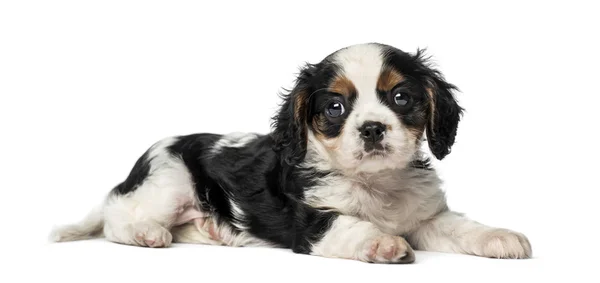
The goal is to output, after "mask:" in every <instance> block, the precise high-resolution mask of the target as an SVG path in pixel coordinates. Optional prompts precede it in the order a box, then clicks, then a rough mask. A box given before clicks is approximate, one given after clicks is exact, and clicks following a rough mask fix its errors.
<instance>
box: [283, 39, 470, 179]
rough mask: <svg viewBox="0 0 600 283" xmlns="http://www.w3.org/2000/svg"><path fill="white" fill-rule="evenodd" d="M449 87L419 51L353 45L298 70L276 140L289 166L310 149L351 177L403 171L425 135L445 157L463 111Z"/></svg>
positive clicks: (376, 45)
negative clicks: (357, 173)
mask: <svg viewBox="0 0 600 283" xmlns="http://www.w3.org/2000/svg"><path fill="white" fill-rule="evenodd" d="M453 89H454V86H452V85H451V84H448V83H446V82H445V81H444V80H443V78H442V77H441V75H440V74H439V72H437V71H436V70H433V69H431V68H430V67H428V66H427V62H426V61H425V59H424V58H423V57H422V54H421V53H419V52H418V53H417V54H416V55H411V54H408V53H405V52H402V51H400V50H398V49H395V48H393V47H390V46H386V45H381V44H361V45H355V46H350V47H347V48H344V49H341V50H338V51H336V52H335V53H333V54H331V55H329V56H327V57H326V58H325V59H324V60H323V61H321V62H320V63H318V64H315V65H308V66H306V67H305V68H304V69H303V70H302V71H301V73H300V75H299V77H298V79H297V82H296V86H295V88H294V89H293V90H292V91H291V92H290V93H289V94H288V95H286V96H284V99H285V100H284V105H283V106H282V108H281V110H280V112H279V114H278V116H277V117H276V119H275V131H274V138H275V140H276V141H277V142H278V144H279V145H280V146H281V147H280V150H282V153H283V158H284V160H285V161H286V162H288V163H296V162H299V161H301V160H302V159H303V158H304V157H305V154H306V149H307V148H306V147H307V145H310V146H312V147H313V149H314V150H315V151H316V152H318V154H319V155H321V156H322V157H324V158H325V159H326V160H328V161H329V162H330V163H331V164H330V165H331V166H332V167H334V168H339V169H343V170H349V171H353V172H376V171H380V170H384V169H391V168H402V167H404V166H406V164H408V162H409V161H411V160H412V158H413V155H414V153H415V152H416V151H417V150H418V147H419V145H420V141H421V139H422V138H423V134H424V133H427V138H428V142H429V146H430V148H431V150H432V152H433V154H434V155H435V156H436V157H437V158H438V159H442V158H444V156H446V155H447V154H448V153H449V152H450V148H451V146H452V144H453V143H454V137H455V135H456V129H457V126H458V121H459V118H460V114H461V111H462V109H461V108H460V107H459V106H458V104H457V103H456V101H455V99H454V97H453V95H452V93H451V91H452V90H453Z"/></svg>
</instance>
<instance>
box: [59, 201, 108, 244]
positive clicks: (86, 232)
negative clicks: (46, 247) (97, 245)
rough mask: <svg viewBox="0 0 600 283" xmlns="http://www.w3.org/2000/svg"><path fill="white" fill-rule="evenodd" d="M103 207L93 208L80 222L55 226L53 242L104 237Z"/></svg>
mask: <svg viewBox="0 0 600 283" xmlns="http://www.w3.org/2000/svg"><path fill="white" fill-rule="evenodd" d="M102 208H103V207H102V206H99V207H97V208H95V209H93V210H92V211H91V212H90V213H89V214H88V215H87V216H86V217H85V218H83V219H82V220H81V221H79V223H76V224H70V225H64V226H57V227H54V229H52V232H51V233H50V237H49V240H50V241H51V242H69V241H78V240H86V239H92V238H98V237H102V236H103V233H102V231H103V228H104V215H103V209H102Z"/></svg>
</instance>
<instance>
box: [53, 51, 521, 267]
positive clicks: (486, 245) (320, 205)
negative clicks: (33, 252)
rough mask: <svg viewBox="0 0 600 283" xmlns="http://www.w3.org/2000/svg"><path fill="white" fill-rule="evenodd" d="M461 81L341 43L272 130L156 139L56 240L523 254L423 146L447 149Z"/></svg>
mask: <svg viewBox="0 0 600 283" xmlns="http://www.w3.org/2000/svg"><path fill="white" fill-rule="evenodd" d="M456 90H457V88H456V87H455V86H454V85H452V84H450V83H448V82H446V81H445V79H444V77H443V75H442V74H441V73H440V71H438V70H436V69H434V68H433V67H432V66H431V65H430V64H429V63H428V58H426V57H425V56H424V55H423V52H422V51H421V50H419V51H417V52H416V53H414V54H412V53H406V52H403V51H401V50H399V49H397V48H394V47H392V46H388V45H384V44H378V43H368V44H358V45H353V46H349V47H346V48H342V49H340V50H337V51H336V52H334V53H332V54H330V55H329V56H327V57H325V58H324V59H323V60H322V61H321V62H319V63H317V64H307V65H306V66H304V67H303V68H302V69H301V71H300V73H299V75H298V77H297V79H296V81H295V84H294V87H293V89H291V90H290V91H287V90H286V92H285V93H283V94H282V98H283V103H282V104H281V105H280V108H279V110H278V111H277V113H276V115H275V116H274V118H273V123H272V126H273V127H272V131H271V132H270V133H268V134H256V133H232V134H227V135H221V134H214V133H198V134H191V135H183V136H175V137H168V138H165V139H162V140H160V141H158V142H156V143H155V144H153V145H152V146H151V147H150V148H149V149H148V150H147V151H146V152H145V153H143V154H142V156H141V157H140V158H139V159H138V160H137V162H136V163H135V164H134V165H133V168H132V169H131V171H130V172H129V175H128V176H127V178H126V179H125V180H124V181H123V182H122V183H120V184H118V185H117V186H116V187H114V188H113V189H112V190H111V191H110V192H109V193H108V194H107V196H106V198H105V199H104V201H103V202H102V205H101V206H99V207H98V208H97V209H95V210H93V211H92V212H91V213H90V214H89V215H88V216H87V217H86V218H84V219H83V220H82V221H81V222H80V223H77V224H73V225H66V226H61V227H57V228H55V229H54V230H53V232H52V234H51V239H52V240H53V241H56V242H60V241H73V240H81V239H88V238H93V237H100V236H103V237H105V238H106V239H107V240H108V241H112V242H116V243H121V244H127V245H135V246H142V247H153V248H158V247H167V246H169V245H171V244H172V243H173V242H179V243H198V244H211V245H225V246H262V247H274V248H275V247H276V248H288V249H291V250H292V251H293V252H295V253H301V254H310V255H315V256H322V257H329V258H342V259H352V260H359V261H364V262H371V263H412V262H414V261H415V253H414V250H426V251H437V252H449V253H462V254H469V255H476V256H482V257H490V258H530V257H531V245H530V243H529V241H528V240H527V238H526V237H525V236H524V235H523V234H521V233H518V232H515V231H512V230H508V229H502V228H495V227H490V226H486V225H484V224H481V223H479V222H476V221H474V220H471V219H469V218H467V217H465V216H464V215H463V214H461V213H457V212H454V211H452V210H450V209H449V207H448V205H447V203H446V198H445V195H444V192H443V191H442V190H441V189H440V184H441V180H440V178H439V177H438V175H437V174H436V171H435V170H434V168H432V166H431V164H430V159H429V157H428V154H429V153H428V151H430V154H431V155H433V157H435V158H437V159H438V160H442V159H443V158H444V157H445V156H446V155H448V154H449V153H450V149H451V147H452V145H453V143H454V139H455V136H456V133H457V128H458V123H459V120H460V117H461V115H462V112H463V109H462V108H461V107H460V106H459V105H458V103H457V101H456V100H455V98H454V95H453V92H454V91H456ZM421 145H424V147H423V149H422V148H421Z"/></svg>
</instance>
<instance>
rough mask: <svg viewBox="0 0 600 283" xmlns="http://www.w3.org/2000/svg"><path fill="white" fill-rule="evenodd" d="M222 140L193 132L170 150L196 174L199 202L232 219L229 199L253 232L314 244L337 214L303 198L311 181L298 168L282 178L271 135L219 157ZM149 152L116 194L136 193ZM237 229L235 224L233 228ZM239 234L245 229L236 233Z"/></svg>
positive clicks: (282, 241)
mask: <svg viewBox="0 0 600 283" xmlns="http://www.w3.org/2000/svg"><path fill="white" fill-rule="evenodd" d="M220 138H222V136H221V135H216V134H193V135H188V136H181V137H177V142H176V143H174V144H173V145H171V146H170V147H169V148H168V150H169V152H170V154H171V155H173V156H178V157H180V158H181V159H182V160H183V162H184V163H185V165H186V167H187V168H188V170H189V171H190V172H191V174H192V177H193V182H194V184H195V188H196V195H197V197H198V200H199V202H200V206H201V208H202V209H203V210H205V211H211V212H213V213H214V214H215V215H217V216H218V217H217V219H216V220H217V221H218V222H219V223H221V224H223V223H232V221H233V220H234V219H233V215H232V210H231V207H230V203H229V199H231V198H233V199H234V200H235V202H236V204H237V205H239V206H240V208H241V209H242V210H243V211H244V214H245V217H246V219H245V221H246V222H244V223H241V224H242V225H244V226H246V227H249V230H248V232H249V233H251V234H253V235H254V236H256V237H258V238H261V239H263V240H267V241H269V242H271V243H273V244H275V245H278V246H281V247H283V248H291V249H292V250H294V251H296V252H299V253H308V252H309V251H310V243H311V242H314V241H315V240H318V239H319V238H320V237H321V235H322V234H323V233H324V232H325V231H326V230H327V229H328V227H329V225H330V224H331V222H332V221H333V219H335V217H336V216H337V215H336V214H335V213H333V212H322V211H319V210H317V209H314V208H312V207H310V206H308V205H306V204H304V203H302V202H301V200H302V198H303V190H302V189H303V188H305V187H306V186H310V185H311V182H312V179H308V178H303V177H301V176H300V175H298V174H295V172H293V170H292V172H291V174H294V177H293V178H282V175H281V174H284V172H290V171H289V170H282V168H281V167H282V166H288V165H282V164H281V162H280V158H279V155H278V154H276V153H275V151H273V150H272V148H273V146H274V142H275V141H274V140H273V138H272V137H271V136H268V135H265V136H259V137H258V138H257V139H256V140H254V141H252V142H251V143H249V144H247V145H245V146H243V147H239V148H228V147H225V148H223V149H222V150H221V151H220V152H219V154H218V155H217V156H216V157H215V156H213V155H212V154H210V150H211V148H212V147H213V146H214V145H215V143H216V142H217V141H218V140H219V139H220ZM147 156H148V152H146V153H145V154H144V155H143V156H142V157H140V159H139V160H138V162H137V163H136V164H135V166H134V168H133V169H132V172H131V173H130V174H129V176H128V177H127V180H126V181H125V182H123V183H122V184H120V185H119V186H117V188H116V189H115V190H114V193H116V194H121V195H122V194H126V193H129V192H132V191H134V190H135V189H136V188H137V186H139V185H140V184H141V182H142V181H143V180H144V179H145V178H146V177H148V170H149V168H150V164H149V162H150V160H149V159H148V157H147ZM232 228H233V229H234V230H236V231H237V229H236V228H235V226H232ZM237 232H240V231H237Z"/></svg>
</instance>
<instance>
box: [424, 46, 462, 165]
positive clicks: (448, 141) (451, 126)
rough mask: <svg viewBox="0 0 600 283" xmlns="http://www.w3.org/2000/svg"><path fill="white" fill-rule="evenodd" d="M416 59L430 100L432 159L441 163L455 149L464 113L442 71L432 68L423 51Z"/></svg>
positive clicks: (429, 140)
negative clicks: (459, 124) (434, 158)
mask: <svg viewBox="0 0 600 283" xmlns="http://www.w3.org/2000/svg"><path fill="white" fill-rule="evenodd" d="M414 58H415V59H416V60H417V64H418V65H420V67H421V68H422V69H421V71H422V73H423V74H424V79H425V82H424V84H425V87H426V89H427V92H428V94H429V96H430V106H429V107H430V111H429V115H430V116H429V121H428V124H427V130H426V132H427V141H428V144H429V148H430V149H431V152H432V153H433V155H434V156H435V157H436V158H437V159H438V160H442V159H443V158H444V157H446V155H448V154H450V151H451V148H452V145H454V141H455V137H456V133H457V130H458V123H459V122H460V118H461V116H462V114H463V110H464V109H463V108H462V107H460V106H459V105H458V102H457V101H456V99H455V97H454V95H453V92H454V91H458V88H457V87H456V86H454V85H452V84H450V83H448V82H446V80H445V79H444V77H443V75H442V73H441V72H440V71H438V70H436V69H434V68H432V67H431V66H429V64H428V60H429V58H426V57H424V51H423V50H418V51H417V53H416V55H415V56H414Z"/></svg>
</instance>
